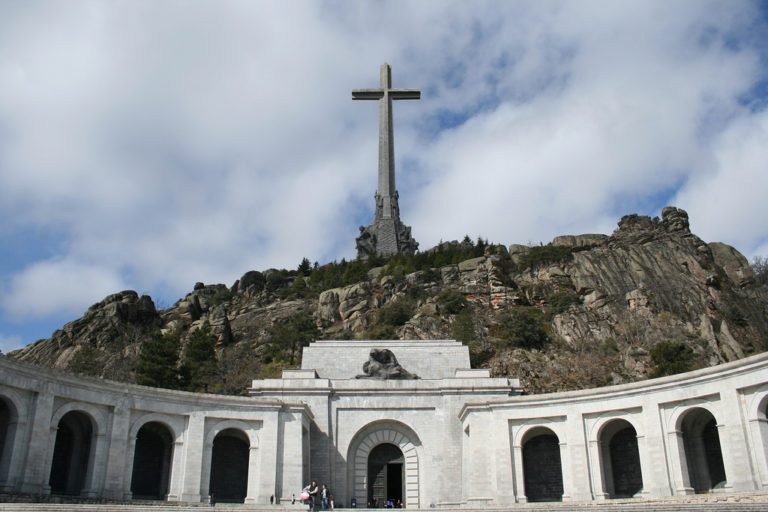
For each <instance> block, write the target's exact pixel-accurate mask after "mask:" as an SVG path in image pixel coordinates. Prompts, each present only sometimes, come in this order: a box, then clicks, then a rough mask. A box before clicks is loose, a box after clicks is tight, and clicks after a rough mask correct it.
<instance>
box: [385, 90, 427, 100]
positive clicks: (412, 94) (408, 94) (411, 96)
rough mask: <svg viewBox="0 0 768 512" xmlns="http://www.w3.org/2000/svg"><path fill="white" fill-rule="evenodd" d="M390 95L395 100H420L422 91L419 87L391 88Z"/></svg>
mask: <svg viewBox="0 0 768 512" xmlns="http://www.w3.org/2000/svg"><path fill="white" fill-rule="evenodd" d="M389 96H390V97H391V98H392V99H393V100H420V99H421V91H420V90H419V89H390V90H389Z"/></svg>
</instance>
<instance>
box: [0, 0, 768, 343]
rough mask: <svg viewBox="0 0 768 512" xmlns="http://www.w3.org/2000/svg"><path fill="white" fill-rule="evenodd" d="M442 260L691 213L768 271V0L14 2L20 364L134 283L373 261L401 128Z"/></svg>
mask: <svg viewBox="0 0 768 512" xmlns="http://www.w3.org/2000/svg"><path fill="white" fill-rule="evenodd" d="M384 62H389V63H390V64H391V65H392V69H393V85H394V86H395V87H413V88H416V87H418V88H421V89H422V91H423V93H422V100H421V101H418V102H415V101H410V102H398V103H396V105H395V140H396V142H395V151H396V162H397V163H396V165H397V185H398V189H399V191H400V196H401V213H402V216H403V219H404V221H405V222H406V223H407V224H409V225H411V226H412V227H413V234H414V237H415V238H416V239H417V240H418V241H419V242H420V244H421V247H422V248H429V247H431V246H433V245H434V244H436V243H437V242H438V241H439V240H441V239H442V240H450V239H460V238H462V237H463V236H464V235H465V234H469V235H470V236H472V237H476V236H478V235H479V236H483V237H484V238H488V239H490V240H491V241H494V242H498V243H504V244H510V243H528V242H532V243H538V242H540V241H541V242H544V243H546V242H548V241H550V240H551V239H552V238H553V237H555V236H557V235H562V234H578V233H595V232H597V233H610V232H612V231H613V229H614V228H615V226H616V222H617V221H618V220H619V218H620V217H621V216H622V215H624V214H628V213H640V214H646V215H651V216H654V215H659V214H660V211H661V208H662V207H663V206H665V205H668V204H671V205H675V206H678V207H681V208H684V209H686V210H687V211H688V213H689V215H690V219H691V225H692V230H693V231H694V232H695V233H696V234H698V235H699V236H701V237H702V238H703V239H704V240H706V241H722V242H725V243H728V244H731V245H733V246H734V247H736V248H737V249H738V250H740V251H741V252H742V253H743V254H744V255H745V256H747V257H748V258H750V259H751V258H752V257H753V256H755V255H766V254H768V225H767V224H766V222H765V219H766V218H768V204H767V203H768V202H766V201H765V198H766V197H768V150H766V148H768V2H765V1H763V2H750V1H705V0H695V1H676V2H666V1H664V2H662V1H659V2H654V1H638V2H631V1H626V2H611V1H607V0H606V1H592V2H589V1H581V2H554V1H551V2H550V1H536V2H512V1H510V2H479V1H457V2H428V1H423V2H398V1H392V2H372V1H359V2H232V1H224V2H212V1H211V2H202V1H199V2H185V1H165V2H152V1H141V0H139V1H113V2H102V1H93V2H89V1H77V0H76V1H72V2H15V1H0V349H1V350H3V351H4V352H7V351H9V350H12V349H14V348H18V347H20V346H23V345H24V344H27V343H30V342H32V341H34V340H36V339H38V338H44V337H48V336H50V334H51V333H52V332H53V330H54V329H56V328H59V327H61V326H62V325H63V324H64V323H66V322H68V321H71V320H73V319H75V318H78V317H79V316H81V315H82V314H83V312H84V311H85V310H86V309H87V308H88V307H89V306H90V305H91V304H93V303H95V302H97V301H99V300H101V299H102V298H103V297H105V296H106V295H108V294H110V293H113V292H116V291H120V290H123V289H134V290H137V291H138V292H139V293H149V294H150V295H151V296H152V297H153V298H154V299H155V301H156V302H157V303H158V304H159V305H160V306H168V305H170V304H172V303H173V302H175V301H176V300H177V299H178V298H180V297H183V296H184V295H185V294H186V293H187V292H189V291H190V290H191V289H192V287H193V285H194V283H195V282H197V281H202V282H205V283H217V282H222V283H225V284H227V285H231V284H232V283H233V282H234V281H235V280H236V279H238V278H239V277H240V276H241V275H242V274H243V273H244V272H246V271H247V270H251V269H257V270H264V269H267V268H270V267H288V268H294V267H295V266H296V265H298V263H299V261H300V260H301V258H302V257H307V258H309V259H310V260H312V261H319V262H321V263H325V262H328V261H331V260H334V259H336V260H340V259H341V258H347V259H349V258H352V257H354V255H355V251H354V237H355V236H356V234H357V232H358V226H359V225H361V224H368V223H369V222H370V220H371V217H372V215H373V211H372V210H373V193H374V191H375V187H376V157H377V156H376V155H377V116H378V110H377V108H376V107H375V105H374V104H373V103H370V102H352V101H351V95H350V91H351V90H352V89H357V88H368V87H376V86H377V85H378V69H379V66H380V65H381V64H382V63H384Z"/></svg>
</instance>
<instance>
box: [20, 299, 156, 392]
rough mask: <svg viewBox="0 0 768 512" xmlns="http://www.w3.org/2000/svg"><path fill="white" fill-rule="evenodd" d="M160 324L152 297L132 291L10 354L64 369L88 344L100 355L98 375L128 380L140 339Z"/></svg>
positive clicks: (90, 310)
mask: <svg viewBox="0 0 768 512" xmlns="http://www.w3.org/2000/svg"><path fill="white" fill-rule="evenodd" d="M160 324H161V317H160V314H159V313H158V312H157V310H156V309H155V304H154V302H152V298H151V297H149V296H148V295H142V296H141V297H139V295H138V294H137V293H136V292H135V291H132V290H127V291H122V292H120V293H115V294H112V295H109V296H108V297H106V298H105V299H104V300H102V301H101V302H97V303H96V304H94V305H92V306H91V307H90V308H88V311H86V312H85V314H84V315H83V316H82V317H81V318H78V319H77V320H75V321H73V322H69V323H68V324H66V325H64V327H62V328H61V329H59V330H57V331H55V332H54V333H53V335H52V336H51V337H50V338H49V339H45V340H39V341H36V342H35V343H32V344H30V345H28V346H26V347H25V348H23V349H21V350H18V351H15V352H13V353H12V355H13V356H14V357H17V358H19V359H22V360H25V361H29V362H32V363H38V364H43V365H46V366H52V367H55V368H67V366H68V364H69V362H70V361H71V359H72V357H73V356H74V355H75V354H76V353H77V352H78V350H80V349H81V348H82V347H83V346H85V345H89V346H91V347H93V348H96V349H98V350H99V351H100V353H101V358H100V360H99V361H97V362H96V363H97V364H99V365H100V366H101V367H102V372H101V373H102V374H103V375H109V376H110V377H112V378H117V379H118V380H120V379H121V378H122V379H123V380H132V372H131V370H132V366H133V365H134V363H135V360H136V357H137V355H138V350H139V346H140V343H141V340H142V339H143V338H144V337H146V336H148V335H149V333H150V332H152V331H153V330H154V329H157V328H158V327H159V326H160Z"/></svg>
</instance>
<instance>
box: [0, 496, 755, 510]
mask: <svg viewBox="0 0 768 512" xmlns="http://www.w3.org/2000/svg"><path fill="white" fill-rule="evenodd" d="M47 499H48V500H50V501H46V502H39V501H34V500H35V497H31V496H29V497H23V496H9V495H2V494H0V512H205V511H207V510H215V511H218V512H255V511H260V512H304V511H305V510H306V507H305V506H299V505H294V506H291V505H287V506H281V505H243V504H229V503H219V504H216V506H215V507H211V506H210V505H208V504H205V503H178V502H160V501H140V500H132V501H122V502H116V501H106V500H84V499H77V498H72V499H66V498H53V499H51V498H50V497H48V498H47ZM10 500H14V501H13V502H10ZM53 501H56V502H53ZM65 501H66V502H65ZM345 510H349V511H350V512H351V511H352V510H353V509H345ZM354 510H357V511H359V512H374V511H378V512H383V510H382V509H354ZM409 510H411V511H414V512H416V511H418V512H439V511H446V512H457V511H460V512H510V511H521V512H697V511H700V512H708V511H715V512H753V511H754V512H768V492H755V493H745V494H728V495H696V496H677V497H671V498H661V499H652V500H610V501H602V502H588V503H570V502H567V503H553V502H548V503H520V504H512V505H509V506H505V507H498V506H489V507H481V508H480V507H466V506H461V505H458V504H457V506H455V507H434V508H427V509H409Z"/></svg>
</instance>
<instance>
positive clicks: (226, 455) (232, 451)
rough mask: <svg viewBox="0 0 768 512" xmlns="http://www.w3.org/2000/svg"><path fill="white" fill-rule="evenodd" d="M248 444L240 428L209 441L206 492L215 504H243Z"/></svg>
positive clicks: (222, 432)
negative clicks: (210, 446) (209, 476)
mask: <svg viewBox="0 0 768 512" xmlns="http://www.w3.org/2000/svg"><path fill="white" fill-rule="evenodd" d="M250 446H251V443H250V442H249V441H248V436H246V435H245V433H244V432H243V431H241V430H237V429H234V428H229V429H226V430H223V431H221V432H219V433H218V435H217V436H216V438H215V439H214V440H213V454H212V455H211V480H210V484H209V485H210V486H209V490H210V491H209V492H210V493H211V495H212V496H214V498H215V500H216V502H217V503H243V502H245V495H246V493H247V492H248V457H249V455H250Z"/></svg>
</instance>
